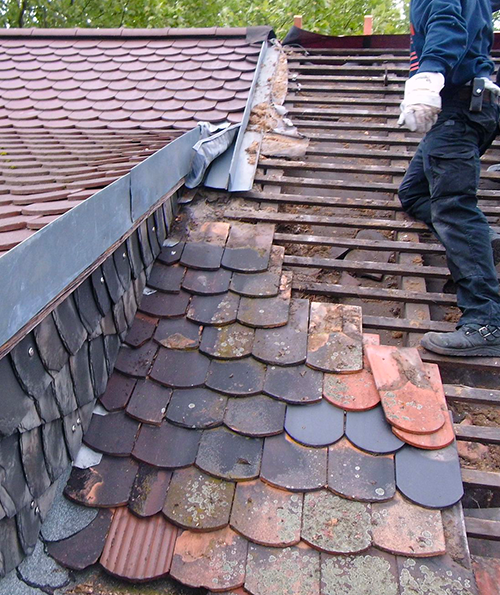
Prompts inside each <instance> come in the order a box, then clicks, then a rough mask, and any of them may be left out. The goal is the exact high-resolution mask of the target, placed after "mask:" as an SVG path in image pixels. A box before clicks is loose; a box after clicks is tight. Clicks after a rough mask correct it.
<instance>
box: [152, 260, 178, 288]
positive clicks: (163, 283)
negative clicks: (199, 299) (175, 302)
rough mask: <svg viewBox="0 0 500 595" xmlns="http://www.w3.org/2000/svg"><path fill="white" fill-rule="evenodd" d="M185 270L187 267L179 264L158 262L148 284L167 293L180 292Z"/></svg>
mask: <svg viewBox="0 0 500 595" xmlns="http://www.w3.org/2000/svg"><path fill="white" fill-rule="evenodd" d="M185 272H186V269H185V268H184V267H181V266H179V265H178V264H174V265H172V266H165V265H163V264H161V263H158V262H156V263H155V264H154V265H153V269H152V271H151V275H150V276H149V279H148V286H149V287H153V288H154V289H158V290H160V291H163V292H165V293H179V291H180V290H181V283H182V279H183V277H184V273H185Z"/></svg>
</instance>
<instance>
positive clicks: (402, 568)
mask: <svg viewBox="0 0 500 595" xmlns="http://www.w3.org/2000/svg"><path fill="white" fill-rule="evenodd" d="M397 560H398V570H399V583H400V588H401V591H402V593H404V592H405V591H406V592H408V591H409V590H410V589H411V590H413V592H414V593H418V594H419V595H420V593H425V595H441V593H446V595H448V593H449V594H450V595H455V593H456V594H457V595H458V594H460V595H477V588H476V584H475V581H474V575H473V574H472V571H470V570H468V569H467V568H464V567H463V566H461V565H460V564H457V563H456V562H454V561H453V559H452V558H451V556H449V555H445V556H436V557H434V558H428V559H427V560H414V559H413V558H398V559H397ZM411 590H410V593H411Z"/></svg>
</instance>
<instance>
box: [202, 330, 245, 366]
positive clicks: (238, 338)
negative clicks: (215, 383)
mask: <svg viewBox="0 0 500 595" xmlns="http://www.w3.org/2000/svg"><path fill="white" fill-rule="evenodd" d="M254 334H255V331H254V330H253V329H249V328H248V327H245V326H242V325H241V324H238V323H237V322H236V323H234V324H230V325H226V326H221V327H214V326H213V327H206V328H205V329H204V330H203V338H202V341H201V345H200V351H202V352H203V353H206V354H207V355H210V356H212V357H215V358H221V359H239V358H241V357H245V356H247V355H250V354H251V353H252V346H253V339H254Z"/></svg>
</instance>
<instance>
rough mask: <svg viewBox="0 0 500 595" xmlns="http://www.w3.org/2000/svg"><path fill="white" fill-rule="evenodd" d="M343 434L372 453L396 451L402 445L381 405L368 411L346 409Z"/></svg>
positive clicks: (359, 446)
mask: <svg viewBox="0 0 500 595" xmlns="http://www.w3.org/2000/svg"><path fill="white" fill-rule="evenodd" d="M345 434H346V436H347V437H348V438H349V440H350V441H351V442H352V443H353V444H354V445H355V446H357V447H358V448H361V449H362V450H365V451H367V452H372V453H374V454H388V453H391V452H396V451H397V450H399V449H400V448H402V447H403V446H404V442H402V441H401V440H400V439H399V438H397V437H396V436H395V435H394V434H393V432H392V430H391V426H390V425H389V424H388V423H387V421H386V419H385V415H384V412H383V410H382V407H381V406H378V407H375V408H374V409H370V410H369V411H348V412H347V415H346V421H345Z"/></svg>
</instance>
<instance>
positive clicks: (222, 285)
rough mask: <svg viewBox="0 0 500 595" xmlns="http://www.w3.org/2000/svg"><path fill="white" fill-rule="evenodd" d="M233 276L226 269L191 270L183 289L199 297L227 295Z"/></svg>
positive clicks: (184, 281)
mask: <svg viewBox="0 0 500 595" xmlns="http://www.w3.org/2000/svg"><path fill="white" fill-rule="evenodd" d="M231 275H232V273H231V272H230V271H226V270H225V269H218V270H217V271H197V270H195V269H189V270H188V271H187V272H186V275H185V277H184V280H183V282H182V287H183V288H184V289H185V290H186V291H189V292H190V293H196V294H199V295H217V294H219V293H226V291H228V289H229V284H230V282H231Z"/></svg>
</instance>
